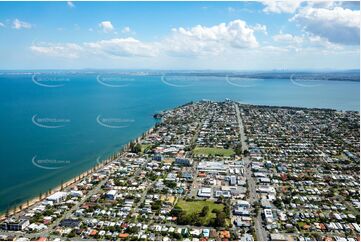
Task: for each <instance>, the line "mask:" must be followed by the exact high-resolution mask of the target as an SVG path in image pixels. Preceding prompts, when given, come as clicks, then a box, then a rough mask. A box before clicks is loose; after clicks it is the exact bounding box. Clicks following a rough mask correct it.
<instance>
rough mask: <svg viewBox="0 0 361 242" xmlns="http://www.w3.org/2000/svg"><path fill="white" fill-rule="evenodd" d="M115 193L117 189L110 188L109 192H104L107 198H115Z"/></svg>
mask: <svg viewBox="0 0 361 242" xmlns="http://www.w3.org/2000/svg"><path fill="white" fill-rule="evenodd" d="M116 195H117V191H116V190H110V191H109V192H107V193H106V194H105V198H106V199H109V200H115V199H116Z"/></svg>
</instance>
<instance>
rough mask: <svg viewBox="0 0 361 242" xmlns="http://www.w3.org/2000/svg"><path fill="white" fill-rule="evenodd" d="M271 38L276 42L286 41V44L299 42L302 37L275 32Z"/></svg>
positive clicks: (301, 40)
mask: <svg viewBox="0 0 361 242" xmlns="http://www.w3.org/2000/svg"><path fill="white" fill-rule="evenodd" d="M272 39H273V40H274V41H276V42H284V43H288V44H297V45H299V44H301V43H302V42H303V37H302V36H296V35H292V34H283V33H280V34H277V35H274V36H273V37H272Z"/></svg>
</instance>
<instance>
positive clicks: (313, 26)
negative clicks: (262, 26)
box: [290, 7, 360, 45]
mask: <svg viewBox="0 0 361 242" xmlns="http://www.w3.org/2000/svg"><path fill="white" fill-rule="evenodd" d="M290 21H294V22H296V23H298V24H299V25H300V26H301V27H302V28H303V29H304V30H305V31H306V32H308V33H311V34H313V35H316V36H321V37H323V38H326V39H327V40H328V41H330V42H333V43H337V44H346V45H359V42H360V11H359V10H350V9H344V8H342V7H335V8H333V9H326V8H313V7H305V8H302V9H300V11H299V12H298V13H297V14H296V15H295V16H293V17H292V18H291V19H290Z"/></svg>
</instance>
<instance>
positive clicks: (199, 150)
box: [193, 147, 234, 156]
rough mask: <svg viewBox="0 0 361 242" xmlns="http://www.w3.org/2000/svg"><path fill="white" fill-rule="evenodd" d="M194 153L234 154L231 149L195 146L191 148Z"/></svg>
mask: <svg viewBox="0 0 361 242" xmlns="http://www.w3.org/2000/svg"><path fill="white" fill-rule="evenodd" d="M193 154H195V155H218V156H231V155H233V154H234V150H233V149H222V148H211V147H196V148H194V149H193Z"/></svg>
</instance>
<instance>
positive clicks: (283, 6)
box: [262, 0, 302, 13]
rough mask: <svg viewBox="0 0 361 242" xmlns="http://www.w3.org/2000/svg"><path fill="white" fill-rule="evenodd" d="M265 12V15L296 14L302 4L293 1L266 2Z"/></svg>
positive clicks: (296, 0) (295, 0) (264, 3)
mask: <svg viewBox="0 0 361 242" xmlns="http://www.w3.org/2000/svg"><path fill="white" fill-rule="evenodd" d="M262 3H263V5H265V8H264V9H263V12H265V13H294V12H295V11H296V10H297V8H298V7H300V5H301V3H302V2H300V1H298V0H292V1H265V2H262Z"/></svg>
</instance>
